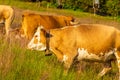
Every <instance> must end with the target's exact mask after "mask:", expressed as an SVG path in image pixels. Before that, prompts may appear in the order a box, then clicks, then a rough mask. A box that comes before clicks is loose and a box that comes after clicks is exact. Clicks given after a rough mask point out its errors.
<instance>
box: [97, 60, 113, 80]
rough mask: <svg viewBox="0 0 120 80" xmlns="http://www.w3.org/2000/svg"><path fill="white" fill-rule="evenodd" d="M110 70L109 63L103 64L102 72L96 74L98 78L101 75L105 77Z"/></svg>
mask: <svg viewBox="0 0 120 80" xmlns="http://www.w3.org/2000/svg"><path fill="white" fill-rule="evenodd" d="M110 70H111V61H109V62H105V63H104V68H103V70H102V71H101V72H100V73H99V74H98V78H100V77H102V76H103V75H105V74H106V73H107V72H109V71H110Z"/></svg>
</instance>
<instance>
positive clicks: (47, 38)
mask: <svg viewBox="0 0 120 80" xmlns="http://www.w3.org/2000/svg"><path fill="white" fill-rule="evenodd" d="M28 48H29V49H34V50H40V51H43V50H51V51H52V52H53V53H54V54H55V55H56V56H57V58H58V60H59V61H61V62H64V67H65V73H67V71H68V69H69V68H70V66H71V64H72V63H73V60H74V58H76V59H77V60H90V61H98V62H103V63H104V69H103V70H102V71H101V72H100V73H99V76H100V77H101V76H103V75H104V74H105V73H106V72H108V71H109V70H111V61H112V60H115V59H116V60H117V63H118V68H119V80H120V31H119V30H117V29H116V28H114V27H110V26H105V25H100V24H81V25H79V26H69V27H64V28H60V29H51V30H50V31H49V32H48V31H47V32H46V30H45V29H44V28H42V27H39V28H38V29H37V31H36V33H35V34H34V36H33V38H32V40H31V41H30V43H29V44H28Z"/></svg>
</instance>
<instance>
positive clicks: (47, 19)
mask: <svg viewBox="0 0 120 80" xmlns="http://www.w3.org/2000/svg"><path fill="white" fill-rule="evenodd" d="M22 17H23V21H22V28H21V33H22V34H23V35H24V36H25V37H26V38H27V39H31V38H32V37H33V35H34V33H35V31H36V29H37V27H38V26H39V25H42V26H44V27H45V28H46V29H53V28H61V27H63V26H69V25H71V23H72V22H73V21H74V18H73V17H71V16H55V15H54V16H53V15H40V14H35V13H30V12H25V13H24V14H23V15H22Z"/></svg>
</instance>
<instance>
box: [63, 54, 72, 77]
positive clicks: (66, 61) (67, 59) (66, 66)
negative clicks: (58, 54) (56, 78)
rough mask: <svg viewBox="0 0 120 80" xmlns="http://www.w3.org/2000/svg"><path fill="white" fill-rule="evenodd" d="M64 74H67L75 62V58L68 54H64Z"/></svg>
mask: <svg viewBox="0 0 120 80" xmlns="http://www.w3.org/2000/svg"><path fill="white" fill-rule="evenodd" d="M63 59H64V75H67V73H68V70H69V68H70V66H71V64H72V63H73V58H71V57H68V56H67V55H64V58H63Z"/></svg>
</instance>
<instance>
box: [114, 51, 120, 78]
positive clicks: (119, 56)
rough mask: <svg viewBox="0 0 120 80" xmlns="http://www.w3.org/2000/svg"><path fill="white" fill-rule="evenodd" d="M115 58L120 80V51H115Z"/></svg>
mask: <svg viewBox="0 0 120 80" xmlns="http://www.w3.org/2000/svg"><path fill="white" fill-rule="evenodd" d="M115 56H116V59H117V64H118V69H119V80H120V51H116V52H115Z"/></svg>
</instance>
